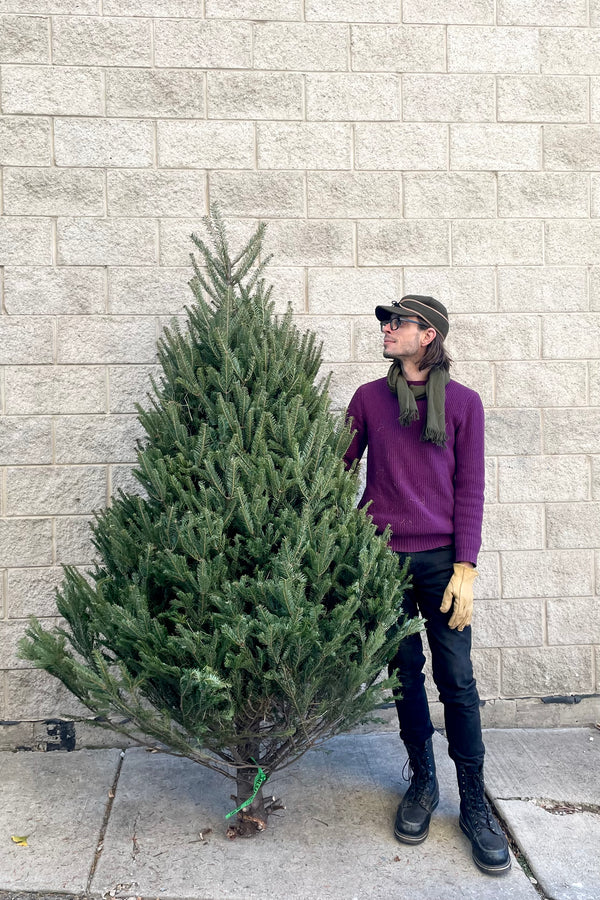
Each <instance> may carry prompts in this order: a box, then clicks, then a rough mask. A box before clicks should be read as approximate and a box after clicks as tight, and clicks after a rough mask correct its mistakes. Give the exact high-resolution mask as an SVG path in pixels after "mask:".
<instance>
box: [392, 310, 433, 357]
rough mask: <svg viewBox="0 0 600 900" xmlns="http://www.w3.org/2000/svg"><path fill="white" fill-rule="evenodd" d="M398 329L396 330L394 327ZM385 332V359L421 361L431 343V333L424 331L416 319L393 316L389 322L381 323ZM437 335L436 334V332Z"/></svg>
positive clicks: (427, 330)
mask: <svg viewBox="0 0 600 900" xmlns="http://www.w3.org/2000/svg"><path fill="white" fill-rule="evenodd" d="M394 325H396V326H397V327H396V328H394V327H393V326H394ZM381 330H382V332H383V356H384V358H385V359H413V360H415V361H417V360H419V359H420V358H421V357H422V356H423V354H424V353H425V347H426V346H427V344H429V343H430V342H431V338H430V337H429V338H427V337H426V336H427V335H428V332H429V331H433V329H429V328H428V329H426V330H422V329H421V328H419V325H418V323H417V321H416V320H415V319H410V318H409V317H408V316H392V317H391V319H390V321H389V322H382V323H381ZM434 334H435V332H434Z"/></svg>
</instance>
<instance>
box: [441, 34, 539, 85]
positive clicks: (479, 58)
mask: <svg viewBox="0 0 600 900" xmlns="http://www.w3.org/2000/svg"><path fill="white" fill-rule="evenodd" d="M539 52H540V50H539V37H538V29H537V28H503V27H488V26H481V27H472V26H470V25H465V26H462V25H450V26H449V27H448V71H449V72H494V73H496V74H497V75H501V74H503V73H504V72H533V73H535V72H539Z"/></svg>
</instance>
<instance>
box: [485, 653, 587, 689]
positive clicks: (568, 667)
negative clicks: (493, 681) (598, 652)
mask: <svg viewBox="0 0 600 900" xmlns="http://www.w3.org/2000/svg"><path fill="white" fill-rule="evenodd" d="M592 683H593V681H592V653H591V650H589V649H587V648H585V647H564V648H563V647H540V648H537V649H534V648H533V647H518V648H514V649H509V648H507V649H505V650H503V651H502V693H503V694H505V695H508V696H509V697H511V696H512V697H519V696H522V695H523V694H540V695H542V696H547V695H548V694H570V693H580V692H581V693H589V692H590V690H591V689H592Z"/></svg>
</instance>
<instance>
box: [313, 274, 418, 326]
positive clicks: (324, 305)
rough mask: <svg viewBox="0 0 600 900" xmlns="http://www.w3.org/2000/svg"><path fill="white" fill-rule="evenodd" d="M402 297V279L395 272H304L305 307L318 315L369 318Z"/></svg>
mask: <svg viewBox="0 0 600 900" xmlns="http://www.w3.org/2000/svg"><path fill="white" fill-rule="evenodd" d="M401 296H402V276H401V273H400V272H399V271H398V270H397V269H389V270H386V269H382V268H374V269H366V268H365V269H330V268H326V269H318V268H311V269H309V270H308V306H309V310H310V312H311V313H319V314H321V315H336V314H337V315H347V314H348V312H349V311H350V312H351V313H352V315H365V316H366V315H371V316H373V324H376V320H375V317H374V311H375V306H376V305H377V303H382V304H383V305H384V306H389V305H390V304H391V303H392V302H393V301H394V300H397V299H398V298H399V297H401Z"/></svg>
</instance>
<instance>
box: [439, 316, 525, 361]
mask: <svg viewBox="0 0 600 900" xmlns="http://www.w3.org/2000/svg"><path fill="white" fill-rule="evenodd" d="M448 347H449V351H450V354H451V356H453V357H455V358H456V359H460V360H471V359H473V360H475V359H478V360H485V361H489V360H495V359H515V360H525V359H537V357H538V356H539V336H538V320H537V317H536V316H521V315H518V314H517V315H511V316H510V317H508V316H498V315H489V314H488V315H479V314H475V315H461V316H456V317H455V318H454V327H453V328H452V330H451V332H450V334H449V335H448Z"/></svg>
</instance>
